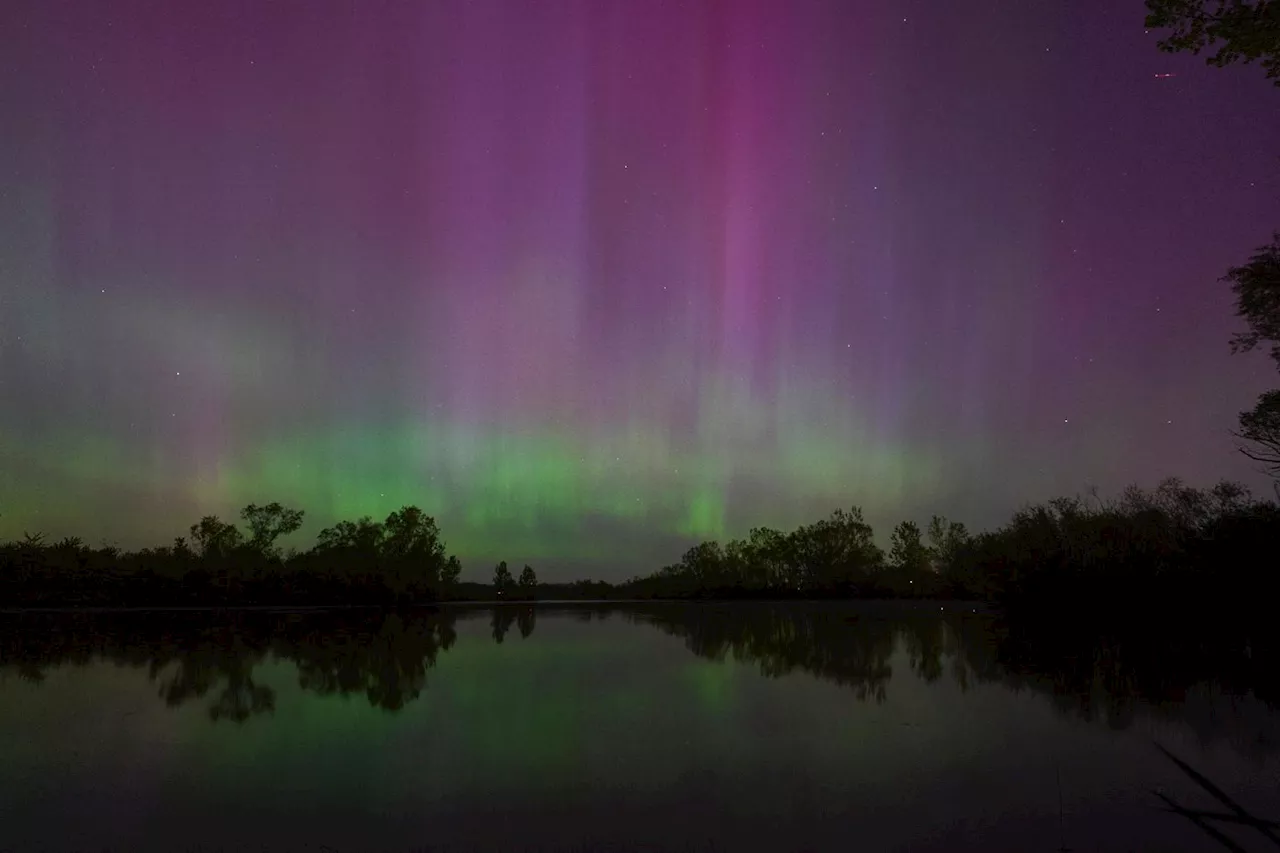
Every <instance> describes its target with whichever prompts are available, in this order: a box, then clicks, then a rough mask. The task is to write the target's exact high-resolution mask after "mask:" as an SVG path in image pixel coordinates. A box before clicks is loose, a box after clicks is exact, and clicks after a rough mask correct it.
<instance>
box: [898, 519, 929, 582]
mask: <svg viewBox="0 0 1280 853" xmlns="http://www.w3.org/2000/svg"><path fill="white" fill-rule="evenodd" d="M889 546H890V547H889V562H890V564H891V565H892V566H893V568H895V569H897V570H898V571H901V572H916V573H918V572H923V571H927V570H928V569H929V567H930V564H931V562H932V554H930V552H929V549H928V548H927V547H925V544H924V541H923V538H922V536H921V534H920V527H919V526H918V525H917V524H916V523H915V522H914V521H904V522H902V523H900V524H899V525H898V526H897V527H895V528H894V529H893V534H892V535H891V536H890V537H889Z"/></svg>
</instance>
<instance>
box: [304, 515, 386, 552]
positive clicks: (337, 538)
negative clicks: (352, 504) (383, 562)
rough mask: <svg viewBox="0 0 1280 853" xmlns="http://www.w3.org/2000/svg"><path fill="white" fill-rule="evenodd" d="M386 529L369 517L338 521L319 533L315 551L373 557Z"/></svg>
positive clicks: (384, 535)
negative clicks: (346, 552) (351, 552)
mask: <svg viewBox="0 0 1280 853" xmlns="http://www.w3.org/2000/svg"><path fill="white" fill-rule="evenodd" d="M386 533H387V532H386V529H385V528H384V527H383V526H382V524H380V523H379V522H376V521H374V520H373V519H372V518H370V517H369V516H367V515H366V516H365V517H364V518H361V519H358V520H356V521H339V522H338V523H337V524H335V525H333V526H332V527H326V528H324V529H323V530H321V531H320V535H319V536H318V537H317V538H316V547H315V550H317V551H337V550H343V551H354V552H357V553H359V554H366V555H369V556H374V555H375V554H377V553H378V549H379V548H380V547H381V545H382V540H383V538H385V537H386Z"/></svg>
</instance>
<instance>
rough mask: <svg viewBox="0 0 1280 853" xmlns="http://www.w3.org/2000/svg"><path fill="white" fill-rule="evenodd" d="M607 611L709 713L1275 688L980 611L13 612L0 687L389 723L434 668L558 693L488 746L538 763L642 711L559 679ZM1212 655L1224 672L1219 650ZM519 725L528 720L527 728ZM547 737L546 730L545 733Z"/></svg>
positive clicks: (1254, 661) (1093, 712) (1128, 700)
mask: <svg viewBox="0 0 1280 853" xmlns="http://www.w3.org/2000/svg"><path fill="white" fill-rule="evenodd" d="M614 614H619V619H613V620H610V621H611V622H612V623H613V625H614V627H613V628H612V629H610V630H615V631H616V630H619V629H618V627H617V626H618V625H619V624H621V626H623V628H624V629H626V630H641V626H644V627H645V628H656V629H658V630H659V631H661V632H662V633H664V634H669V635H672V636H674V637H679V638H681V639H683V641H684V645H685V647H686V648H687V649H688V651H689V652H692V653H693V654H694V655H696V656H697V657H698V658H700V659H702V660H705V661H707V662H709V663H710V665H711V666H710V668H702V667H700V668H698V669H697V670H696V674H697V683H696V685H695V688H696V691H697V693H698V694H700V695H701V696H702V697H703V700H704V701H707V702H711V703H712V704H713V705H722V704H723V702H724V701H726V700H727V697H728V696H729V695H731V693H732V689H733V684H734V683H735V681H736V679H739V678H741V677H742V675H744V674H745V673H746V672H750V671H752V670H754V671H755V672H757V673H759V674H760V675H762V676H765V677H768V678H777V677H781V676H786V675H789V674H793V673H803V674H805V675H808V676H811V677H813V678H816V679H819V680H821V681H824V682H829V683H832V684H835V685H839V686H840V687H841V688H844V689H847V690H848V691H849V694H850V695H851V696H852V697H854V698H855V699H856V700H858V701H870V702H873V703H876V704H881V703H884V702H885V700H886V698H887V696H888V694H889V692H890V691H891V690H892V682H893V677H894V674H895V673H894V666H893V663H894V661H895V660H900V661H905V663H906V664H907V666H908V668H909V669H910V671H911V673H912V676H913V677H914V678H915V679H916V680H918V681H920V682H921V683H924V684H935V683H938V682H939V681H940V680H943V679H944V677H947V678H949V681H950V682H951V683H952V684H954V685H956V686H957V687H958V688H959V689H960V690H962V691H967V690H968V689H970V688H972V687H974V686H977V685H980V684H988V683H999V684H1003V685H1005V686H1007V687H1011V688H1014V689H1023V688H1030V689H1032V690H1034V691H1037V692H1041V693H1044V694H1045V695H1047V696H1049V697H1050V698H1051V700H1052V701H1053V703H1054V705H1055V706H1056V707H1057V708H1059V709H1060V710H1062V711H1064V712H1069V713H1073V714H1077V715H1080V716H1083V717H1085V718H1102V719H1105V720H1107V721H1108V722H1109V723H1110V724H1111V725H1113V726H1119V727H1127V726H1128V725H1129V724H1130V723H1132V721H1133V720H1134V718H1135V716H1137V715H1139V714H1141V713H1154V714H1157V715H1164V716H1170V715H1172V716H1176V715H1177V713H1178V710H1177V709H1178V708H1179V707H1180V706H1181V703H1182V702H1183V701H1184V700H1185V699H1186V698H1187V696H1188V695H1189V693H1191V694H1193V693H1195V691H1196V690H1201V689H1208V690H1210V691H1223V690H1225V691H1227V692H1229V693H1232V694H1244V693H1247V692H1253V693H1254V694H1255V695H1258V696H1262V697H1264V698H1265V697H1267V696H1274V695H1275V692H1274V691H1275V688H1276V685H1275V683H1274V676H1273V675H1271V673H1270V671H1269V669H1268V667H1266V666H1263V665H1262V664H1260V663H1259V660H1262V659H1263V658H1264V657H1265V655H1263V654H1260V650H1259V649H1256V648H1255V649H1253V650H1252V651H1253V656H1252V658H1250V661H1249V663H1250V667H1249V668H1248V669H1247V670H1242V669H1241V667H1239V666H1235V665H1230V666H1228V665H1227V664H1223V666H1224V668H1225V670H1229V671H1224V672H1223V673H1222V674H1221V678H1219V679H1215V678H1214V677H1213V674H1212V673H1211V672H1210V671H1208V670H1206V669H1205V668H1204V667H1203V666H1200V665H1199V664H1197V663H1195V662H1193V661H1190V660H1189V659H1188V658H1187V657H1186V656H1176V657H1177V660H1173V659H1170V658H1169V656H1167V655H1166V656H1159V655H1148V656H1145V657H1141V656H1140V655H1141V651H1140V650H1137V651H1135V649H1134V648H1133V646H1132V645H1131V646H1130V647H1129V648H1128V649H1127V657H1126V655H1124V654H1121V650H1120V648H1119V647H1118V646H1115V645H1107V644H1100V645H1097V646H1095V647H1094V648H1091V649H1087V650H1084V649H1080V648H1070V649H1068V648H1066V645H1065V644H1064V643H1054V644H1048V645H1045V644H1041V645H1040V646H1036V645H1032V644H1028V643H1027V642H1026V638H1025V637H1020V636H1013V635H1011V634H1009V632H1008V629H1007V628H1005V627H1001V626H1000V625H998V624H997V623H996V622H994V621H993V619H992V618H991V617H990V616H987V615H984V614H971V613H969V612H967V611H963V610H944V611H934V610H931V609H928V608H922V607H917V606H910V605H886V606H883V607H881V606H877V605H871V606H866V607H860V606H854V607H850V606H843V605H834V604H833V605H791V606H771V605H763V604H739V605H730V606H714V605H665V604H645V605H633V606H625V605H624V606H613V607H611V606H608V605H598V606H574V607H568V608H556V607H546V606H544V607H537V606H533V605H520V604H511V605H502V606H498V607H468V608H457V609H453V608H450V609H443V610H440V611H430V612H428V611H420V612H410V613H383V612H381V611H377V610H368V611H361V610H354V611H350V612H321V613H309V614H304V613H296V612H295V613H269V612H238V613H234V614H231V615H226V614H224V615H215V614H209V613H195V614H192V613H182V614H178V615H175V614H164V613H155V614H148V615H144V616H140V615H136V614H135V615H120V614H113V615H108V614H98V615H92V614H80V615H76V616H69V615H62V614H59V615H51V614H49V615H27V616H23V617H10V618H9V620H8V621H7V623H6V624H5V625H4V626H3V630H2V631H0V673H4V672H6V671H7V672H9V673H11V674H16V675H17V676H18V677H19V678H21V679H23V680H25V681H28V682H33V683H40V682H42V681H43V680H44V679H45V678H46V677H47V676H48V675H50V674H51V673H52V672H53V671H55V670H57V669H58V668H59V667H63V666H66V665H77V666H84V665H89V664H93V663H96V662H110V663H112V664H115V665H117V666H126V667H135V668H143V669H145V671H146V672H147V674H148V676H149V678H150V679H151V681H152V682H153V683H154V684H155V685H156V686H157V690H158V694H159V696H160V698H161V699H162V700H163V701H164V702H165V703H166V704H167V705H169V706H170V707H177V706H181V705H185V704H187V703H192V702H203V703H205V704H206V706H207V710H208V716H209V718H210V719H211V720H213V721H219V720H233V721H237V722H244V721H247V720H249V719H250V718H251V717H254V716H256V715H261V714H269V713H271V712H272V711H273V710H274V709H275V707H276V704H277V694H278V692H279V691H280V690H285V689H288V687H287V685H280V684H276V685H274V686H273V685H271V684H267V683H263V682H262V680H261V679H260V678H258V677H257V675H256V674H257V672H258V671H259V670H260V669H261V670H262V671H267V670H270V669H271V667H269V666H267V665H268V664H271V663H273V662H285V663H288V664H291V665H292V667H293V671H294V672H295V673H296V678H295V682H294V683H295V686H296V689H297V690H300V691H301V692H303V693H309V694H313V695H316V696H320V697H348V698H350V697H363V698H364V700H366V701H367V702H368V704H369V705H370V706H372V707H374V708H379V709H383V710H384V711H393V712H394V711H400V710H402V709H404V708H406V707H407V706H409V705H412V704H413V703H415V702H417V701H420V700H422V698H423V697H424V696H425V695H428V694H429V692H430V688H429V685H428V682H429V678H428V676H429V672H430V671H431V670H432V669H433V668H435V667H436V666H437V664H438V663H439V662H440V661H441V660H443V659H445V658H449V659H450V663H451V672H452V673H453V675H454V676H455V677H458V678H460V679H461V680H460V682H459V683H458V685H457V688H458V690H459V691H460V692H459V693H458V696H457V697H455V698H457V699H458V700H459V701H463V702H464V703H465V704H467V705H468V706H469V707H471V708H473V709H475V708H479V707H482V706H484V705H485V704H486V702H487V700H482V699H481V697H482V696H486V695H488V694H490V693H492V692H494V691H496V693H494V695H501V693H502V690H503V689H504V686H505V688H507V689H510V690H523V691H524V692H527V693H529V694H530V695H537V694H541V693H542V692H543V691H542V688H540V687H538V686H536V685H544V686H548V685H551V686H552V687H551V692H552V693H557V692H558V691H560V692H563V693H564V695H561V696H560V698H559V700H557V701H556V702H554V703H553V704H554V705H556V707H560V709H561V710H560V711H559V712H556V713H551V712H550V711H549V710H548V708H549V707H550V706H545V705H539V707H540V708H542V710H541V711H536V710H533V709H530V713H531V714H533V715H534V718H533V719H531V718H529V717H527V716H524V717H519V718H518V719H517V718H512V719H511V720H509V721H508V722H507V724H506V726H507V727H508V730H507V731H506V734H504V736H503V740H504V742H505V741H508V740H510V741H511V742H512V743H513V744H514V743H517V742H519V743H525V746H526V748H532V746H531V745H530V744H532V743H535V742H536V743H538V744H541V748H540V750H539V751H542V752H545V751H546V750H547V749H550V748H551V746H552V745H553V744H559V746H560V747H561V748H564V749H570V748H571V747H572V745H573V743H574V742H575V741H574V737H573V735H572V731H573V729H574V726H573V725H571V724H570V723H571V721H572V719H573V718H576V716H575V715H577V714H580V713H581V712H582V707H581V705H582V703H583V702H588V701H589V702H603V703H605V704H607V705H608V706H609V708H611V709H612V711H611V713H614V714H621V715H624V716H626V717H628V718H634V719H635V720H636V721H637V723H641V722H642V719H641V718H642V716H643V712H644V707H645V705H644V703H641V702H636V701H630V700H626V701H624V700H622V699H621V698H619V697H621V696H623V695H625V691H623V693H621V694H614V693H608V692H605V691H602V692H600V693H599V694H596V695H589V694H582V693H581V692H580V691H581V690H582V689H583V688H582V687H581V686H580V685H579V684H578V683H577V682H575V681H574V679H573V678H571V677H569V672H570V671H571V670H572V669H573V668H574V667H585V668H586V670H589V671H596V672H601V673H604V672H608V670H609V668H610V666H611V664H610V661H609V660H608V657H607V655H605V654H604V653H602V652H599V651H597V649H598V648H599V646H598V644H597V643H596V642H595V641H594V640H593V637H594V636H595V635H594V634H593V633H592V632H599V631H602V630H605V629H606V628H607V627H608V626H606V625H602V624H598V620H608V619H609V617H610V616H612V615H614ZM539 618H541V619H542V620H550V624H552V625H556V624H570V623H572V624H582V625H584V626H585V627H584V628H583V629H581V630H584V631H586V633H583V634H580V635H579V639H578V640H577V641H575V642H566V641H563V640H560V641H552V640H544V641H542V642H539V641H538V640H537V639H536V638H534V639H533V641H532V644H531V645H525V644H524V643H523V642H522V641H523V640H528V639H530V638H531V637H534V634H535V629H536V626H537V625H538V620H539ZM593 622H596V623H597V624H594V625H593V624H592V623H593ZM467 624H473V625H475V627H477V628H479V627H480V625H481V624H484V625H485V627H484V628H483V630H479V631H475V630H473V631H472V632H471V633H472V634H473V636H471V637H470V638H469V641H468V642H464V643H461V644H460V645H459V644H458V636H459V629H460V628H461V627H462V626H463V625H467ZM627 626H633V627H630V628H627ZM513 642H514V643H516V644H517V645H516V647H515V648H511V644H512V643H513ZM486 648H487V649H489V650H487V651H482V650H483V649H486ZM605 648H606V649H607V646H606V647H605ZM1037 648H1038V649H1040V650H1041V651H1040V654H1039V657H1037V652H1036V649H1037ZM517 649H518V650H517ZM1219 651H1222V650H1219ZM513 654H514V655H516V656H517V657H516V659H515V660H516V661H518V664H519V665H518V666H517V667H516V668H515V669H512V668H510V667H506V666H504V665H503V664H502V663H501V657H502V656H504V655H505V656H510V655H513ZM494 655H498V657H496V658H495V657H494ZM1220 657H1221V659H1222V660H1228V659H1229V658H1230V659H1234V658H1231V657H1230V656H1229V655H1227V654H1226V653H1225V652H1223V653H1222V654H1221V655H1220ZM1179 661H1181V663H1179ZM1264 662H1265V661H1264ZM742 667H745V668H746V669H745V670H744V669H742ZM609 675H610V677H611V678H612V679H613V681H614V682H616V680H617V679H618V678H622V679H623V681H625V680H626V673H625V672H612V673H609ZM595 677H596V676H593V678H595ZM601 677H603V676H601ZM487 681H492V682H494V683H489V684H486V683H485V682H487ZM602 683H603V682H602ZM520 685H523V687H521V686H520ZM469 695H470V696H471V697H472V698H471V699H467V698H466V697H467V696H469ZM575 708H576V709H577V710H574V709H575ZM473 713H474V710H473ZM566 715H568V716H566ZM534 720H540V722H538V723H537V724H536V725H534V724H533V723H534ZM537 731H541V732H542V733H543V734H542V735H537ZM520 732H522V733H523V734H518V733H520ZM552 732H560V734H559V735H558V736H556V737H551V733H552ZM517 735H518V736H517ZM526 736H527V737H526ZM526 741H528V743H526ZM552 751H554V750H552Z"/></svg>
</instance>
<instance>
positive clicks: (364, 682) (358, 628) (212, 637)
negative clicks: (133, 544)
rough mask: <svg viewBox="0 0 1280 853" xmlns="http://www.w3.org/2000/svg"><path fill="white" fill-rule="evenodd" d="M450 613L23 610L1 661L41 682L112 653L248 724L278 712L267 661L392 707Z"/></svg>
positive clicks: (309, 684)
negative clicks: (264, 675)
mask: <svg viewBox="0 0 1280 853" xmlns="http://www.w3.org/2000/svg"><path fill="white" fill-rule="evenodd" d="M455 618H456V617H455V616H454V615H453V614H451V613H437V612H425V611H424V612H417V613H394V612H392V613H384V612H382V611H351V612H326V613H314V614H307V615H302V614H298V613H263V612H258V613H253V612H238V613H233V614H229V615H228V614H221V615H219V614H213V613H196V614H191V613H182V614H175V613H153V614H145V615H137V614H131V615H127V616H125V615H96V616H90V615H77V616H66V615H61V614H60V615H58V616H49V615H46V616H43V617H41V616H35V615H28V616H25V617H21V618H20V619H17V620H15V621H13V622H11V623H9V624H8V625H6V626H5V629H6V630H0V667H2V668H13V669H16V670H17V672H18V673H19V675H20V677H23V678H25V679H28V680H31V681H35V682H37V683H38V682H39V681H40V680H42V679H43V677H44V672H45V671H46V670H47V669H49V668H50V667H54V666H59V665H62V664H67V663H73V664H84V663H89V662H91V661H93V660H101V659H105V660H109V661H111V662H113V663H116V664H118V665H122V666H134V667H145V668H146V669H147V670H148V673H149V675H150V678H151V679H152V681H154V682H156V683H157V684H158V686H159V695H160V697H161V698H162V699H163V700H164V701H165V704H167V705H169V706H171V707H177V706H180V705H185V704H187V703H188V702H193V701H197V700H204V699H207V697H210V696H212V701H211V702H210V704H209V706H208V712H209V716H210V718H211V719H213V720H231V721H234V722H244V721H245V720H248V719H249V718H251V717H253V716H256V715H258V714H264V713H270V712H272V711H274V709H275V701H276V697H275V691H274V690H273V689H272V688H271V687H269V686H267V685H265V684H259V683H257V682H256V681H255V679H254V671H255V668H256V667H257V666H258V664H260V663H262V662H263V661H265V660H267V659H268V658H275V659H279V660H287V661H290V662H292V663H294V664H295V665H296V666H297V671H298V684H299V686H300V687H301V688H302V689H303V690H307V691H311V692H314V693H318V694H321V695H340V696H350V695H357V694H363V695H364V696H365V698H366V699H367V700H368V701H369V704H371V705H373V706H374V707H378V708H383V709H385V710H388V711H397V710H399V709H401V708H403V707H404V706H405V704H407V703H408V702H410V701H412V700H414V699H416V698H417V697H418V696H419V695H420V694H421V693H422V691H423V689H424V688H425V686H426V680H427V670H429V669H431V667H433V666H435V663H436V660H437V657H438V656H439V654H440V653H441V652H443V651H447V650H448V649H449V648H450V647H451V646H452V645H453V643H454V641H455V640H456V638H457V634H456V632H455V630H454V621H455Z"/></svg>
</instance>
